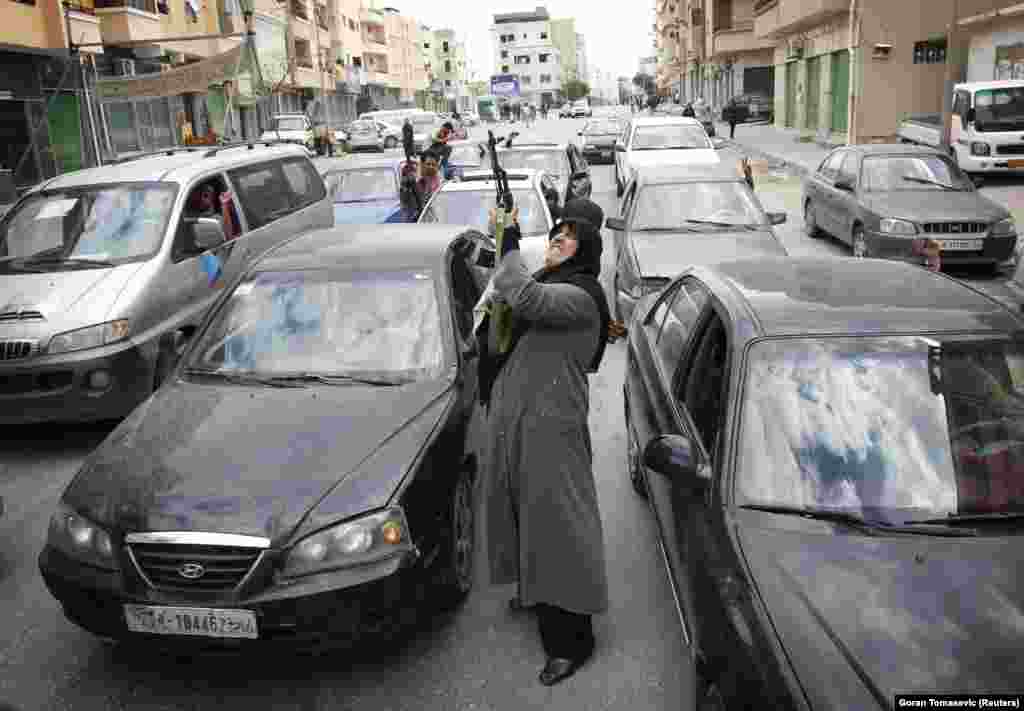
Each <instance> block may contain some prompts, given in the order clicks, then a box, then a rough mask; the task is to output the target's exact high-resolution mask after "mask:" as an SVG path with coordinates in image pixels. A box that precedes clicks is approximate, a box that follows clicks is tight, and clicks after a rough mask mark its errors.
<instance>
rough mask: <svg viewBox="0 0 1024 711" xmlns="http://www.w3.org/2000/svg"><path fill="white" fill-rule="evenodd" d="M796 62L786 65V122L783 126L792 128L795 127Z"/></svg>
mask: <svg viewBox="0 0 1024 711" xmlns="http://www.w3.org/2000/svg"><path fill="white" fill-rule="evenodd" d="M796 69H797V63H796V62H789V63H788V64H787V65H786V121H785V125H786V126H787V127H788V128H792V127H793V126H795V125H796Z"/></svg>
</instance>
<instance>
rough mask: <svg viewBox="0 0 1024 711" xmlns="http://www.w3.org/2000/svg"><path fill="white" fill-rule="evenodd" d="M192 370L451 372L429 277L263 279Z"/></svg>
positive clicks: (216, 326) (324, 274) (251, 284)
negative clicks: (444, 350) (448, 367)
mask: <svg viewBox="0 0 1024 711" xmlns="http://www.w3.org/2000/svg"><path fill="white" fill-rule="evenodd" d="M193 354H194V355H193V356H192V362H191V363H190V365H191V367H195V368H202V369H212V370H216V371H219V372H228V373H245V374H255V375H260V376H284V375H297V374H300V373H314V374H317V375H326V376H330V375H333V376H351V377H360V376H362V377H372V376H381V375H386V376H395V377H404V378H409V379H424V378H431V377H437V376H439V375H440V374H441V373H442V371H443V369H444V356H443V340H442V331H441V322H440V317H439V310H438V302H437V297H436V292H435V282H434V279H433V278H432V276H431V275H430V274H429V273H419V272H410V271H394V272H390V271H388V272H361V273H351V272H332V271H328V270H308V271H282V272H261V273H259V274H257V275H256V276H255V277H254V278H253V279H251V280H248V281H245V282H243V283H241V284H239V286H238V288H237V289H236V290H235V293H234V294H233V295H232V297H231V299H230V300H229V301H228V303H227V304H226V305H225V307H224V309H223V310H222V311H221V312H220V313H219V314H218V315H217V320H216V322H215V323H213V324H212V325H211V327H210V329H209V330H208V331H207V332H206V334H205V335H204V337H203V341H202V343H200V344H199V345H198V346H197V348H196V349H195V350H194V351H193Z"/></svg>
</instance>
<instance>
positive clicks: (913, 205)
mask: <svg viewBox="0 0 1024 711" xmlns="http://www.w3.org/2000/svg"><path fill="white" fill-rule="evenodd" d="M803 207H804V225H805V229H806V230H807V234H808V235H810V236H812V237H820V236H823V235H825V234H829V235H832V236H834V237H836V238H838V239H839V240H841V241H843V242H846V243H847V244H849V245H850V246H851V247H852V249H853V254H854V256H856V257H880V258H889V259H900V260H904V261H909V262H911V263H916V264H922V263H923V262H924V259H925V258H924V257H923V256H922V252H923V249H924V247H925V244H926V241H927V240H934V241H936V242H938V245H939V248H940V250H941V251H940V258H941V261H942V263H943V264H951V263H952V264H986V265H993V266H996V265H998V264H1000V263H1002V262H1005V261H1008V260H1010V259H1012V258H1013V255H1014V247H1015V246H1016V244H1017V227H1016V225H1015V224H1014V221H1013V218H1012V217H1011V216H1010V212H1009V211H1008V210H1007V209H1006V208H1005V207H1002V206H1001V205H998V204H997V203H995V202H993V201H992V200H989V199H988V198H986V197H984V196H982V195H981V194H980V193H979V192H978V191H977V188H976V187H975V185H974V183H972V182H971V180H970V178H968V177H967V175H966V174H965V173H964V172H963V171H962V170H960V168H959V167H957V165H956V164H955V163H954V162H953V161H951V160H950V159H949V157H948V156H946V155H945V154H943V153H941V152H939V151H936V150H935V149H932V148H924V147H919V146H907V145H902V144H893V145H862V146H843V147H841V148H837V149H836V150H834V151H832V152H831V153H830V154H829V155H828V156H827V157H826V158H825V160H824V161H822V163H821V165H820V166H819V167H818V170H817V171H815V172H814V173H813V174H811V175H810V176H809V177H808V178H807V180H806V181H805V182H804V195H803Z"/></svg>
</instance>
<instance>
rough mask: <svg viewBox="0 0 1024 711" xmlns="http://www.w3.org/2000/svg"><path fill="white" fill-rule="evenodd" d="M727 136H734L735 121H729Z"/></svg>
mask: <svg viewBox="0 0 1024 711" xmlns="http://www.w3.org/2000/svg"><path fill="white" fill-rule="evenodd" d="M729 138H736V122H735V121H730V122H729Z"/></svg>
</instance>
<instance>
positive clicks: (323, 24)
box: [314, 5, 331, 30]
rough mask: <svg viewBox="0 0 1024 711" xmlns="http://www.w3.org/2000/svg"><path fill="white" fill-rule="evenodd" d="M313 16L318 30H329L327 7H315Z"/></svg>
mask: <svg viewBox="0 0 1024 711" xmlns="http://www.w3.org/2000/svg"><path fill="white" fill-rule="evenodd" d="M314 14H315V15H316V24H317V25H319V26H320V29H322V30H329V29H331V23H330V22H329V20H328V16H327V6H326V5H317V6H316V10H315V11H314Z"/></svg>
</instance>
